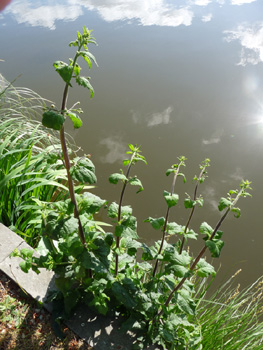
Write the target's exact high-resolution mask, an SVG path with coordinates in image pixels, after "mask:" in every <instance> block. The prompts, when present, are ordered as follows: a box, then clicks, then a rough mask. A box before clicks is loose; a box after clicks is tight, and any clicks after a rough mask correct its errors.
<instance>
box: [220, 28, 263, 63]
mask: <svg viewBox="0 0 263 350" xmlns="http://www.w3.org/2000/svg"><path fill="white" fill-rule="evenodd" d="M225 34H226V37H225V40H226V41H227V42H231V41H233V40H239V41H240V44H241V46H242V49H241V53H240V61H239V62H238V63H237V64H238V65H241V66H245V65H246V64H248V63H250V64H253V65H255V64H258V63H260V62H263V23H257V24H256V25H250V24H242V25H239V26H238V27H237V29H235V30H228V31H225Z"/></svg>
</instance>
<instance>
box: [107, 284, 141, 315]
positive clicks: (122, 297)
mask: <svg viewBox="0 0 263 350" xmlns="http://www.w3.org/2000/svg"><path fill="white" fill-rule="evenodd" d="M122 282H124V281H122ZM132 286H133V284H132V282H131V283H130V284H127V285H122V284H120V283H119V282H114V283H113V284H112V293H113V294H114V296H115V298H116V299H117V300H118V301H119V302H120V303H121V304H123V305H125V307H126V308H127V309H132V308H134V307H135V306H136V305H137V303H136V295H135V294H134V291H135V290H136V289H134V288H132Z"/></svg>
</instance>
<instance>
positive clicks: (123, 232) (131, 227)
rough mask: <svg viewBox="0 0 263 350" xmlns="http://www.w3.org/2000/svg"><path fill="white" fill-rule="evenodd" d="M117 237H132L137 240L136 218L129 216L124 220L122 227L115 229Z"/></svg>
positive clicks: (118, 226)
mask: <svg viewBox="0 0 263 350" xmlns="http://www.w3.org/2000/svg"><path fill="white" fill-rule="evenodd" d="M115 236H116V237H130V238H133V239H137V238H139V237H138V234H137V220H136V217H135V216H132V215H130V216H128V218H127V219H125V220H123V221H122V223H121V225H117V226H116V227H115Z"/></svg>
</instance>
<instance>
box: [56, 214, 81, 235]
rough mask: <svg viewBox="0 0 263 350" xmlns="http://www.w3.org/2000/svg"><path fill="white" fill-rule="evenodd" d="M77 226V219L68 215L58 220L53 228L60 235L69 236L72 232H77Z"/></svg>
mask: <svg viewBox="0 0 263 350" xmlns="http://www.w3.org/2000/svg"><path fill="white" fill-rule="evenodd" d="M78 227H79V224H78V220H77V219H76V218H74V217H69V218H66V219H61V220H59V221H58V225H57V226H56V227H55V228H54V230H55V231H56V230H57V231H58V232H59V233H60V234H61V235H64V236H69V235H71V234H72V233H74V232H75V233H76V232H78Z"/></svg>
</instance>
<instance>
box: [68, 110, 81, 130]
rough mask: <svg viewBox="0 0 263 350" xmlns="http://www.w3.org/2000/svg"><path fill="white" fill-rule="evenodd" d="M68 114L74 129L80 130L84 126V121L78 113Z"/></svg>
mask: <svg viewBox="0 0 263 350" xmlns="http://www.w3.org/2000/svg"><path fill="white" fill-rule="evenodd" d="M66 114H67V115H68V116H69V117H70V119H71V121H72V123H73V126H74V129H79V128H80V127H81V126H82V121H81V119H80V117H79V116H78V115H77V114H76V113H72V112H67V113H66Z"/></svg>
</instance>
